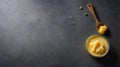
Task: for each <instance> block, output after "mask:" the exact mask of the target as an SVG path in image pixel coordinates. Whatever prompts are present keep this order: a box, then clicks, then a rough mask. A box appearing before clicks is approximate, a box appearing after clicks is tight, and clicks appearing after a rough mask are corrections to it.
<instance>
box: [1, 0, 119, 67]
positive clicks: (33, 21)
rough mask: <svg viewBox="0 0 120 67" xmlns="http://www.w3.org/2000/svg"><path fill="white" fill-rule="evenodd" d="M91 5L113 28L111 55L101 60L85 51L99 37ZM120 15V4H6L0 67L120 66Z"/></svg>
mask: <svg viewBox="0 0 120 67" xmlns="http://www.w3.org/2000/svg"><path fill="white" fill-rule="evenodd" d="M88 2H91V3H92V4H94V6H95V10H96V12H97V15H98V17H99V19H100V20H101V21H102V22H103V23H105V24H106V25H107V26H108V27H109V31H108V33H107V35H105V37H106V38H108V40H109V43H110V51H109V53H108V54H107V56H105V57H104V58H101V59H95V58H93V57H91V56H90V55H89V54H88V52H87V51H86V49H85V40H86V39H87V37H88V36H90V35H92V34H97V32H96V29H95V21H94V19H93V18H92V16H91V14H90V13H89V11H88V9H87V7H86V4H87V3H88ZM80 5H81V6H83V7H84V9H83V10H82V11H80V10H79V6H80ZM86 12H87V13H88V14H89V16H87V17H86V16H84V13H86ZM69 16H73V17H74V19H75V22H76V25H73V24H72V21H71V20H69V18H68V17H69ZM119 16H120V11H119V1H118V2H117V0H0V67H120V41H119V39H120V35H119V34H120V27H119V25H120V21H119Z"/></svg>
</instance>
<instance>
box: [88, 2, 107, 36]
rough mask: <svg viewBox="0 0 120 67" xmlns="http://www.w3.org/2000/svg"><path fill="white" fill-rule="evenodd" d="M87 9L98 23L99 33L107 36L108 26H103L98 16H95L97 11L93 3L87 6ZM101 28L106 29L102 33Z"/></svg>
mask: <svg viewBox="0 0 120 67" xmlns="http://www.w3.org/2000/svg"><path fill="white" fill-rule="evenodd" d="M87 7H88V9H89V11H90V13H91V14H92V16H93V18H94V19H95V21H96V29H97V31H98V33H99V34H105V32H106V31H107V26H106V25H105V24H103V23H102V22H101V21H100V20H98V18H97V16H96V14H95V10H94V8H93V5H92V4H91V3H88V4H87ZM101 26H106V29H105V30H103V31H102V33H101V32H100V31H99V30H100V27H101Z"/></svg>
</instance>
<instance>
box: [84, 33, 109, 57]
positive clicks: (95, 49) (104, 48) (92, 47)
mask: <svg viewBox="0 0 120 67" xmlns="http://www.w3.org/2000/svg"><path fill="white" fill-rule="evenodd" d="M86 49H87V51H88V52H89V53H90V54H91V55H92V56H94V57H103V56H105V55H106V54H107V53H108V51H109V43H108V41H107V40H106V38H105V37H103V36H101V35H92V36H90V37H88V39H87V40H86Z"/></svg>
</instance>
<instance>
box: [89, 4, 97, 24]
mask: <svg viewBox="0 0 120 67" xmlns="http://www.w3.org/2000/svg"><path fill="white" fill-rule="evenodd" d="M87 7H88V9H89V11H90V13H91V14H92V16H93V18H94V19H95V21H96V24H97V25H98V24H99V20H98V18H97V16H96V14H95V10H94V8H93V5H92V4H91V3H88V4H87Z"/></svg>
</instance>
